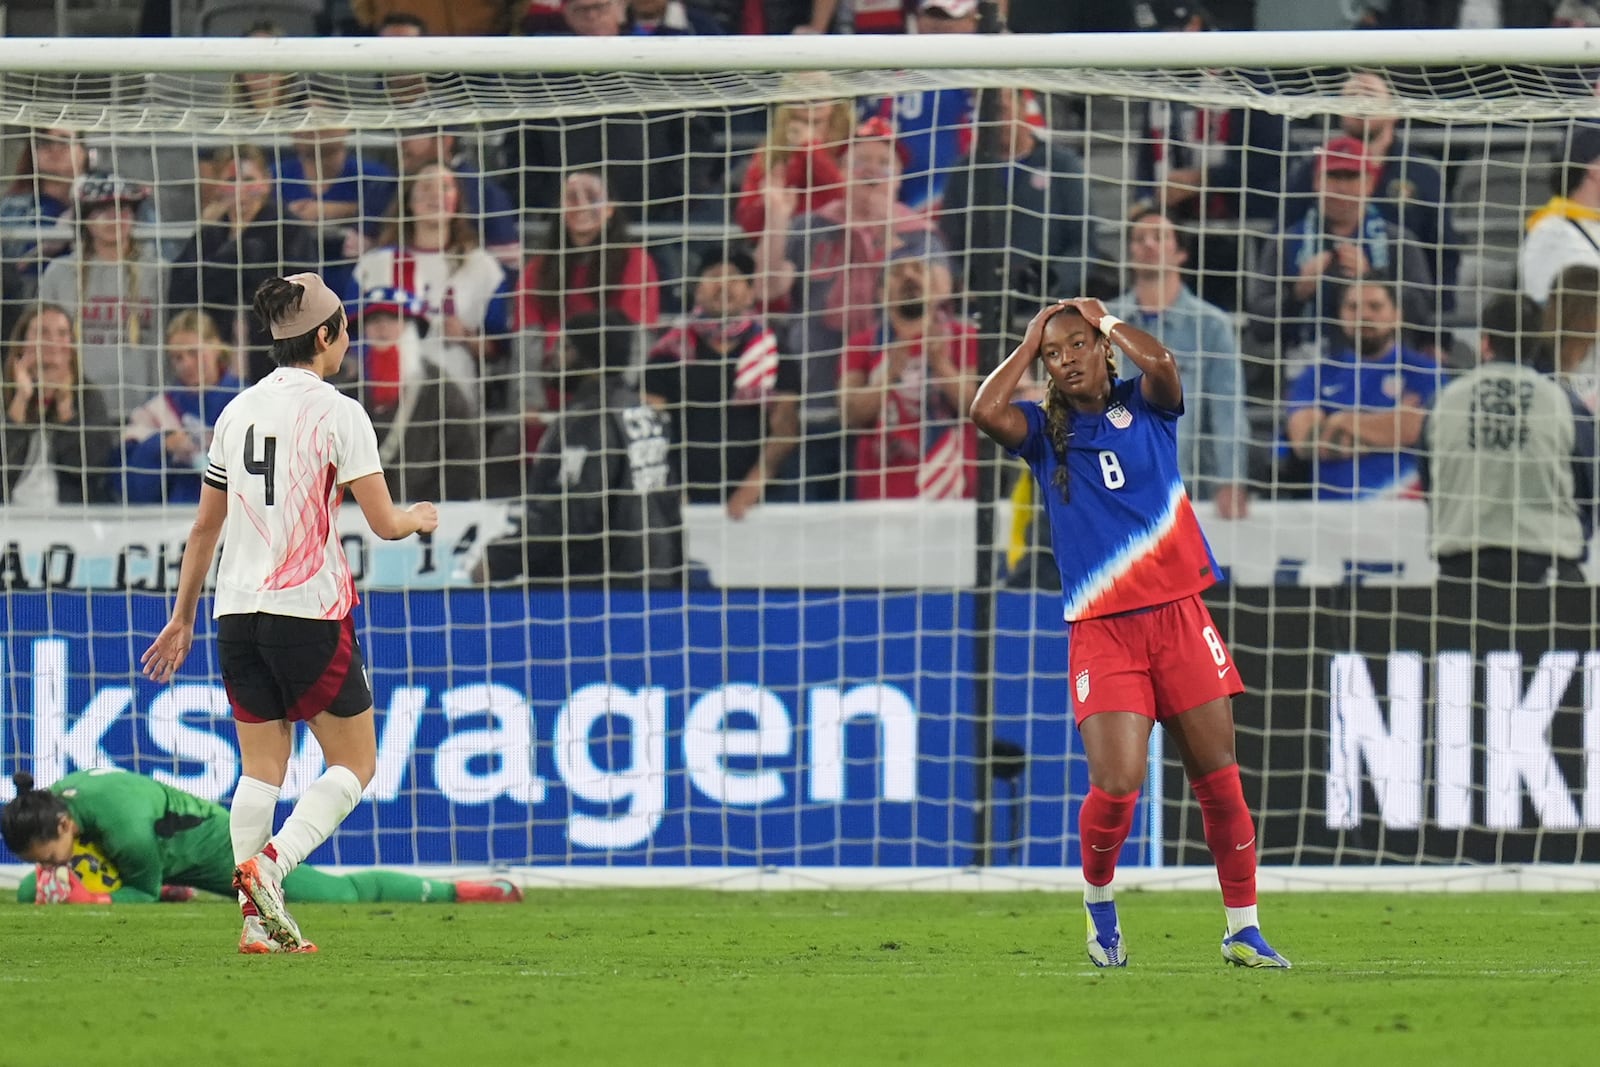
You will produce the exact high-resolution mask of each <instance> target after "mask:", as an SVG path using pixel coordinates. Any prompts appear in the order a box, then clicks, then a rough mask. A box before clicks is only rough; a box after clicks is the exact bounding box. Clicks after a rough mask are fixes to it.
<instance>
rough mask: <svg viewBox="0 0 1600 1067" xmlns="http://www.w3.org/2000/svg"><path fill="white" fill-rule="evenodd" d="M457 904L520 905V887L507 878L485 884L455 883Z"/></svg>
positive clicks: (495, 879) (491, 880)
mask: <svg viewBox="0 0 1600 1067" xmlns="http://www.w3.org/2000/svg"><path fill="white" fill-rule="evenodd" d="M456 903H457V904H520V903H522V887H521V886H519V885H518V884H517V883H515V882H513V881H511V879H509V878H491V879H490V880H489V881H487V882H457V883H456Z"/></svg>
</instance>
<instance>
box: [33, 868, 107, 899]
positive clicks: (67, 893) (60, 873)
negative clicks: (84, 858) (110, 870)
mask: <svg viewBox="0 0 1600 1067" xmlns="http://www.w3.org/2000/svg"><path fill="white" fill-rule="evenodd" d="M37 877H38V887H37V888H35V889H34V891H33V902H34V903H35V904H109V903H111V894H110V893H91V892H89V890H88V889H87V888H86V887H85V886H84V884H83V880H82V879H81V878H79V877H78V876H77V874H75V873H74V872H73V870H72V868H71V867H68V866H67V865H66V864H62V865H61V866H59V867H46V866H44V865H43V864H40V865H39V867H38V868H37Z"/></svg>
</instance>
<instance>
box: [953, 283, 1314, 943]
mask: <svg viewBox="0 0 1600 1067" xmlns="http://www.w3.org/2000/svg"><path fill="white" fill-rule="evenodd" d="M1113 344H1115V345H1116V346H1117V347H1118V348H1120V349H1122V351H1123V352H1124V353H1126V354H1127V356H1128V358H1129V360H1131V361H1132V362H1133V364H1134V366H1135V367H1137V368H1138V370H1139V373H1138V374H1136V375H1134V376H1133V377H1132V378H1128V379H1120V378H1118V377H1117V376H1116V370H1115V365H1114V363H1113V362H1112V360H1113V354H1112V345H1113ZM1035 359H1038V360H1039V361H1040V362H1041V363H1043V365H1044V370H1045V375H1046V377H1047V378H1048V384H1047V386H1046V390H1045V399H1044V402H1043V403H1037V402H1026V403H1012V400H1011V398H1012V396H1014V395H1015V393H1016V390H1017V387H1018V385H1019V384H1020V383H1021V382H1022V379H1023V375H1024V374H1025V373H1026V372H1027V370H1028V367H1029V366H1030V365H1031V364H1032V363H1033V361H1034V360H1035ZM1182 414H1183V385H1182V382H1181V381H1180V380H1179V377H1178V364H1177V362H1176V361H1175V360H1174V359H1173V357H1172V354H1171V353H1170V352H1168V351H1167V349H1166V347H1165V346H1163V345H1162V343H1161V342H1160V341H1158V340H1156V338H1154V337H1152V336H1151V335H1150V334H1148V333H1146V332H1145V331H1143V330H1141V329H1139V328H1137V327H1135V326H1132V325H1130V324H1128V323H1125V322H1123V321H1122V320H1121V319H1118V318H1117V317H1116V316H1114V315H1111V314H1109V313H1108V312H1107V311H1106V308H1105V305H1103V304H1102V303H1100V301H1098V300H1091V299H1076V300H1063V301H1060V302H1059V303H1056V304H1053V305H1050V306H1049V307H1046V308H1044V309H1043V310H1041V311H1040V312H1039V313H1038V314H1037V315H1035V316H1034V317H1033V321H1032V322H1030V323H1029V324H1028V331H1027V334H1026V335H1025V336H1024V337H1023V339H1022V343H1021V344H1019V345H1018V346H1017V347H1016V349H1015V350H1014V351H1013V352H1012V353H1011V355H1009V356H1008V357H1006V359H1005V360H1004V361H1003V362H1002V363H1001V364H1000V366H999V367H997V368H995V370H994V372H993V373H992V374H990V375H989V377H988V378H986V379H985V380H984V382H983V384H982V385H981V386H979V388H978V393H977V396H976V397H975V398H974V399H973V401H972V408H971V415H972V420H973V421H974V422H976V423H977V424H978V427H979V428H980V429H981V430H983V432H984V433H986V434H988V435H989V436H990V437H992V438H993V439H994V440H995V441H996V442H998V443H999V444H1000V445H1001V446H1002V447H1004V448H1005V449H1006V450H1007V451H1008V452H1010V453H1011V454H1012V455H1014V456H1020V457H1022V458H1023V459H1024V460H1025V461H1026V462H1027V464H1028V467H1029V469H1030V470H1032V471H1033V475H1034V477H1035V478H1036V479H1038V482H1039V490H1040V495H1041V496H1042V498H1043V499H1044V502H1045V506H1046V507H1048V508H1049V515H1050V537H1051V542H1052V546H1053V548H1054V550H1055V557H1056V564H1057V566H1058V567H1059V568H1060V569H1061V589H1062V596H1063V598H1064V599H1065V602H1066V606H1065V616H1066V621H1067V632H1068V639H1069V644H1068V653H1067V658H1068V663H1067V673H1068V676H1069V677H1070V678H1071V683H1072V709H1073V714H1074V717H1075V719H1076V721H1077V724H1078V731H1079V733H1080V734H1082V736H1083V747H1084V751H1085V753H1086V754H1087V755H1088V759H1089V783H1090V784H1089V795H1088V797H1086V798H1085V799H1084V802H1083V806H1082V807H1081V808H1080V809H1079V812H1078V836H1079V841H1080V844H1081V846H1082V850H1083V876H1084V881H1085V883H1086V885H1085V887H1084V908H1085V911H1086V912H1087V915H1088V949H1089V959H1090V960H1092V961H1093V962H1094V964H1095V965H1096V966H1099V967H1121V966H1125V965H1126V964H1127V959H1128V957H1127V946H1126V945H1125V944H1124V942H1123V938H1122V928H1121V926H1120V924H1119V923H1118V921H1117V906H1116V900H1115V895H1114V893H1113V891H1112V885H1111V882H1112V878H1113V876H1114V875H1115V874H1116V867H1117V855H1118V853H1119V852H1120V851H1121V849H1122V843H1123V841H1124V840H1126V839H1127V837H1128V832H1129V830H1130V829H1131V828H1132V826H1133V812H1134V805H1135V802H1136V801H1137V800H1138V797H1139V787H1140V783H1141V782H1142V781H1143V780H1144V773H1145V762H1146V758H1147V753H1148V749H1149V744H1150V731H1151V730H1152V729H1153V728H1154V727H1155V725H1156V724H1157V723H1160V724H1161V725H1162V726H1163V727H1165V728H1166V731H1167V735H1168V736H1169V737H1171V738H1172V740H1173V742H1174V744H1175V745H1176V746H1177V749H1178V752H1179V754H1180V755H1181V756H1182V758H1183V767H1184V770H1185V772H1186V773H1187V774H1188V776H1189V783H1190V786H1191V787H1192V788H1193V789H1194V794H1195V799H1196V800H1198V801H1199V803H1200V813H1201V819H1202V821H1203V823H1204V825H1205V835H1206V844H1207V845H1208V846H1210V848H1211V855H1212V857H1213V858H1214V859H1215V861H1216V864H1217V875H1218V879H1219V881H1220V882H1221V883H1222V902H1223V905H1224V906H1225V909H1226V912H1227V932H1226V933H1225V934H1224V935H1223V940H1222V958H1223V959H1225V960H1227V961H1228V962H1229V963H1234V964H1239V965H1241V966H1246V967H1288V966H1289V961H1288V960H1286V959H1284V958H1283V957H1282V956H1280V955H1278V953H1277V952H1275V951H1273V949H1272V947H1271V946H1270V945H1268V944H1267V942H1266V939H1265V938H1263V937H1262V936H1261V926H1260V922H1259V920H1258V919H1257V917H1256V848H1255V845H1256V831H1255V823H1254V821H1253V820H1252V818H1251V815H1250V809H1249V806H1248V805H1247V804H1246V803H1245V799H1244V789H1243V787H1242V786H1241V785H1240V782H1239V765H1238V763H1237V762H1235V760H1234V755H1233V707H1232V697H1233V696H1234V694H1236V693H1241V692H1243V691H1244V687H1243V686H1242V685H1241V684H1240V682H1239V672H1238V671H1237V670H1235V669H1234V664H1233V658H1232V657H1231V656H1230V655H1229V654H1228V648H1227V646H1226V645H1224V644H1223V643H1222V638H1221V636H1220V635H1219V634H1218V633H1217V628H1216V625H1215V624H1214V623H1213V622H1212V621H1211V614H1210V612H1208V611H1207V610H1206V606H1205V604H1204V603H1203V602H1202V601H1201V600H1200V596H1199V594H1200V591H1201V590H1203V589H1205V588H1206V587H1207V586H1209V585H1211V584H1212V582H1214V581H1216V572H1217V563H1216V560H1215V558H1214V557H1213V556H1212V555H1211V548H1210V546H1209V545H1207V544H1206V539H1205V536H1204V535H1203V534H1202V533H1201V532H1200V525H1199V523H1198V522H1197V521H1196V520H1195V516H1194V510H1193V508H1191V507H1190V504H1189V497H1188V495H1187V494H1186V493H1185V492H1184V489H1183V480H1182V479H1181V478H1180V477H1179V476H1178V417H1179V416H1180V415H1182Z"/></svg>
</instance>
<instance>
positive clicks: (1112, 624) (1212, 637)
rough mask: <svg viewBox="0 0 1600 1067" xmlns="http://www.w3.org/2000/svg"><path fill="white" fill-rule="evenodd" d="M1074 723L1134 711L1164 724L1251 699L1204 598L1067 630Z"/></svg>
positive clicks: (1086, 622)
mask: <svg viewBox="0 0 1600 1067" xmlns="http://www.w3.org/2000/svg"><path fill="white" fill-rule="evenodd" d="M1067 688H1068V690H1069V691H1070V692H1071V693H1072V714H1073V718H1074V719H1075V720H1076V721H1078V722H1080V723H1081V722H1082V721H1083V720H1084V719H1087V718H1088V717H1089V716H1091V715H1096V714H1099V713H1100V712H1102V711H1132V712H1137V713H1138V714H1140V715H1144V716H1148V717H1149V718H1151V719H1154V720H1155V721H1156V722H1164V721H1166V720H1167V719H1170V718H1172V717H1173V716H1174V715H1178V714H1181V713H1182V712H1185V711H1188V710H1189V709H1190V708H1198V707H1199V706H1200V705H1201V704H1205V703H1208V702H1210V701H1212V700H1216V699H1217V698H1218V697H1229V696H1235V695H1237V694H1239V693H1242V692H1244V683H1243V682H1241V681H1240V680H1239V671H1238V670H1237V669H1236V668H1235V667H1234V665H1233V656H1232V655H1230V654H1229V652H1228V646H1227V645H1225V644H1223V643H1222V635H1220V634H1219V633H1217V627H1216V624H1215V623H1213V622H1212V621H1211V612H1209V611H1207V610H1206V605H1205V602H1204V601H1202V600H1201V599H1200V598H1199V596H1189V597H1185V598H1184V599H1182V600H1174V601H1172V602H1170V603H1167V604H1162V605H1161V606H1160V607H1156V608H1151V609H1150V610H1149V611H1139V612H1133V613H1130V614H1127V615H1112V616H1109V617H1107V618H1103V619H1085V620H1084V621H1083V622H1075V623H1070V624H1069V625H1068V626H1067Z"/></svg>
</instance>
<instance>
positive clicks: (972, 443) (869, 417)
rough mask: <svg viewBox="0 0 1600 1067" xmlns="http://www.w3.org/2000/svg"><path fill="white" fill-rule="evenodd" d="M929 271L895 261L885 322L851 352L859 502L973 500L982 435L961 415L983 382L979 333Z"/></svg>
mask: <svg viewBox="0 0 1600 1067" xmlns="http://www.w3.org/2000/svg"><path fill="white" fill-rule="evenodd" d="M929 274H930V272H929V268H928V266H927V264H926V263H925V262H924V261H922V260H920V259H899V260H896V261H894V262H893V264H892V265H891V266H890V268H889V276H888V278H887V280H886V281H885V283H884V292H883V306H884V317H883V323H882V324H881V325H880V326H878V327H877V328H875V329H872V330H868V331H864V332H862V333H859V334H856V335H855V336H854V337H852V338H851V339H850V346H849V347H848V348H847V349H846V350H845V355H844V369H843V374H842V389H841V407H842V409H843V414H844V424H845V427H846V429H849V430H854V431H857V433H856V444H855V465H854V466H855V469H854V479H853V491H852V493H851V496H852V498H853V499H855V500H885V499H898V500H904V499H922V500H957V499H962V498H968V499H970V498H971V497H972V496H973V495H974V494H975V492H976V489H977V461H978V439H977V434H976V432H975V431H974V430H973V426H972V424H971V423H970V422H968V421H967V420H966V419H965V418H964V417H963V416H964V414H965V412H966V410H967V407H968V406H969V405H970V404H971V403H972V397H973V394H974V392H975V391H976V388H977V384H978V383H977V377H976V371H977V366H978V334H977V331H976V330H974V329H973V328H972V327H971V326H970V325H968V324H967V323H965V322H962V321H960V320H959V319H956V318H955V317H953V316H952V315H951V314H950V313H949V312H948V310H946V309H945V307H944V306H943V305H942V303H941V302H940V301H939V300H938V298H937V295H936V293H935V292H934V290H933V286H932V285H931V284H930V281H931V279H930V277H929Z"/></svg>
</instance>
